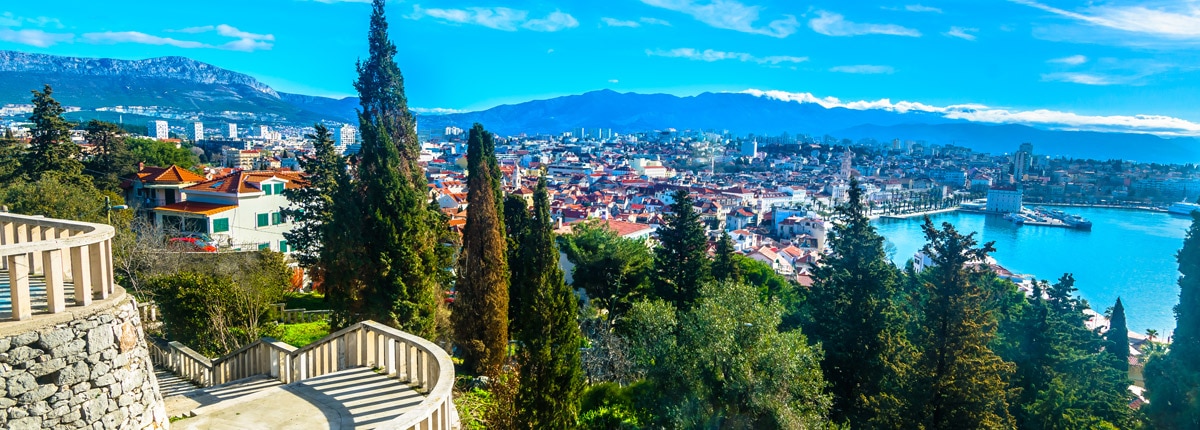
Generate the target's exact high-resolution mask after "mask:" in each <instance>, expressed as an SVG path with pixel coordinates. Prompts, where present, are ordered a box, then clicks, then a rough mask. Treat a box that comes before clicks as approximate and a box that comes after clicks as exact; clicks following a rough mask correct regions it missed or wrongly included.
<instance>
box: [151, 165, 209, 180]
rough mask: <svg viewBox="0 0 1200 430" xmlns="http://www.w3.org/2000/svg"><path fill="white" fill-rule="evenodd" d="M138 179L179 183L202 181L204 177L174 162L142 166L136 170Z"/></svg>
mask: <svg viewBox="0 0 1200 430" xmlns="http://www.w3.org/2000/svg"><path fill="white" fill-rule="evenodd" d="M137 177H138V179H141V180H142V182H146V183H163V184H179V183H184V182H203V181H204V177H203V176H200V175H197V174H195V173H192V172H190V171H188V170H187V169H183V168H181V167H179V166H176V165H174V164H172V165H171V167H165V168H164V167H143V168H142V170H139V171H138V172H137Z"/></svg>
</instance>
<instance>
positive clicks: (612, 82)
mask: <svg viewBox="0 0 1200 430" xmlns="http://www.w3.org/2000/svg"><path fill="white" fill-rule="evenodd" d="M620 82H621V81H619V80H616V79H609V80H608V83H610V84H617V83H620Z"/></svg>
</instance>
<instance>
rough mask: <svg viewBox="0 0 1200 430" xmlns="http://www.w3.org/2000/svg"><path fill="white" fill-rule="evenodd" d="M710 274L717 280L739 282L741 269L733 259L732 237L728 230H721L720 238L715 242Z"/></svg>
mask: <svg viewBox="0 0 1200 430" xmlns="http://www.w3.org/2000/svg"><path fill="white" fill-rule="evenodd" d="M712 276H713V279H715V280H716V281H718V282H733V283H737V282H741V280H742V271H741V267H739V266H738V263H737V261H734V259H733V239H731V238H730V237H729V232H725V231H722V232H721V240H720V241H718V242H717V252H716V256H715V258H714V259H713V264H712Z"/></svg>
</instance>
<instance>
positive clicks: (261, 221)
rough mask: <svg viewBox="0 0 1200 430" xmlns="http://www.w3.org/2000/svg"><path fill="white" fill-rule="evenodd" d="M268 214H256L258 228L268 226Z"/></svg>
mask: <svg viewBox="0 0 1200 430" xmlns="http://www.w3.org/2000/svg"><path fill="white" fill-rule="evenodd" d="M269 215H270V214H258V226H259V227H266V226H268V225H270V217H269Z"/></svg>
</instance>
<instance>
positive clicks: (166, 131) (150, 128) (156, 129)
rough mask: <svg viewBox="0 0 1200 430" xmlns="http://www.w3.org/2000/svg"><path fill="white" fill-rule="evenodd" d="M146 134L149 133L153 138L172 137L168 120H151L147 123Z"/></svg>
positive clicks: (164, 138)
mask: <svg viewBox="0 0 1200 430" xmlns="http://www.w3.org/2000/svg"><path fill="white" fill-rule="evenodd" d="M146 134H149V135H150V138H151V139H156V140H167V139H169V138H170V137H171V129H170V128H168V127H167V122H166V121H162V120H157V121H150V123H148V124H146Z"/></svg>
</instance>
